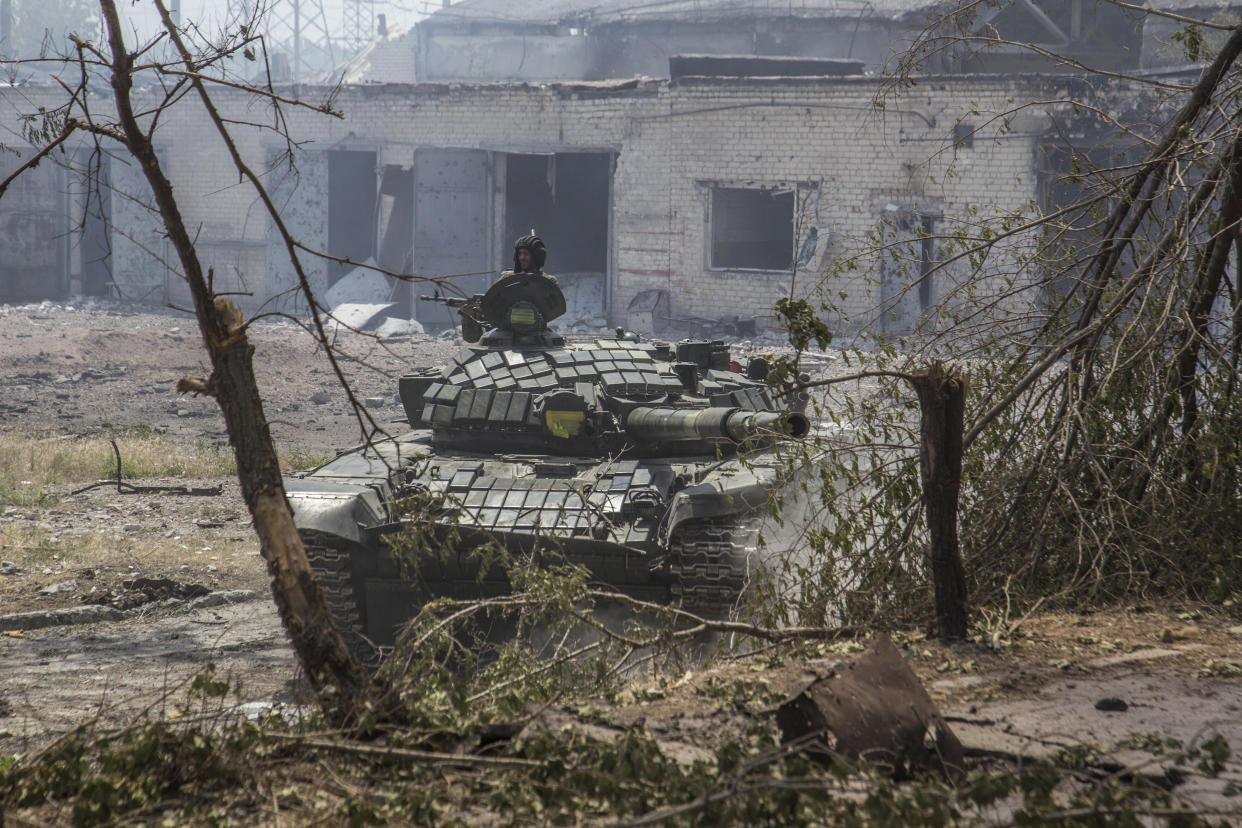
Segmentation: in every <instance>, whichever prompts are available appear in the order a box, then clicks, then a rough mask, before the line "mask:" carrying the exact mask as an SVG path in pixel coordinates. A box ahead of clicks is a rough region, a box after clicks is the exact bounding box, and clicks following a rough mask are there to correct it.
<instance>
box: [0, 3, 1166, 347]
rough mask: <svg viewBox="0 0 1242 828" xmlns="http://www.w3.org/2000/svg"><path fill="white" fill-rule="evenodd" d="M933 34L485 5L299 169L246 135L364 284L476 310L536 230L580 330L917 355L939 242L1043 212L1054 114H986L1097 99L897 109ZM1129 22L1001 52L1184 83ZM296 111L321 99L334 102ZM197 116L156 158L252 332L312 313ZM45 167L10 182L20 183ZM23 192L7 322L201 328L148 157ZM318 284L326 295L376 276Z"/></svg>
mask: <svg viewBox="0 0 1242 828" xmlns="http://www.w3.org/2000/svg"><path fill="white" fill-rule="evenodd" d="M933 9H934V7H931V6H928V5H927V4H914V3H910V2H903V0H895V1H894V0H889V1H888V2H883V3H879V4H876V3H871V2H868V3H859V4H855V5H853V6H847V4H844V3H841V2H834V3H827V2H814V1H813V0H806V2H802V3H796V4H788V3H779V4H777V3H770V4H765V3H759V4H755V3H749V2H748V3H745V4H743V3H739V2H728V1H727V0H726V2H720V3H697V2H696V3H690V2H669V3H661V4H645V5H642V6H640V7H634V6H626V5H625V4H622V3H617V2H612V3H605V2H594V3H591V2H581V0H579V2H573V3H571V2H567V0H546V2H532V3H527V4H520V8H517V7H516V6H513V4H508V3H500V2H499V0H466V1H465V2H461V3H456V4H452V5H450V6H449V7H447V8H445V9H443V10H441V11H439V12H437V13H435V14H433V15H431V16H430V17H429V18H427V20H425V21H424V22H423V23H421V24H420V25H419V26H417V27H416V28H415V29H414V30H413V31H412V32H409V33H405V34H394V35H390V36H388V37H386V38H382V39H381V41H382V42H381V41H377V43H376V44H373V45H372V48H370V49H368V50H367V51H366V52H364V53H363V55H362V56H360V58H359V60H358V61H356V62H355V64H354V65H353V66H352V67H350V73H349V74H347V78H349V79H350V80H352V81H354V82H350V83H347V84H345V85H344V86H342V87H341V88H340V90H339V92H338V93H337V94H336V96H335V97H334V99H333V104H334V106H335V107H336V108H337V109H339V110H340V111H341V112H342V113H343V116H344V117H343V118H341V119H336V118H330V117H327V116H324V115H322V114H318V113H314V112H311V111H308V110H306V109H302V108H295V107H287V108H286V109H285V111H284V116H285V118H286V121H287V123H288V126H289V129H290V131H291V134H292V135H293V137H294V138H295V139H296V141H297V144H296V150H295V152H294V156H293V157H292V159H290V158H289V157H288V156H287V154H286V150H287V145H286V144H285V142H284V141H283V140H282V139H281V137H280V136H279V135H278V134H276V133H274V132H272V131H270V130H264V129H259V128H254V127H245V126H238V127H237V128H236V129H235V132H234V136H235V138H236V139H237V141H238V144H239V146H240V147H241V149H242V151H243V153H244V154H245V156H246V158H247V160H248V162H249V163H251V164H252V165H254V166H255V167H256V168H258V169H262V170H265V174H264V181H265V182H266V185H267V187H268V188H269V189H270V190H271V192H272V194H273V196H274V198H275V200H276V202H277V204H278V205H279V207H280V209H281V211H282V215H283V217H284V220H285V222H286V224H287V225H288V226H289V228H290V229H291V230H292V231H293V233H294V234H295V235H296V236H297V238H298V239H299V240H300V241H301V242H302V243H303V244H305V245H306V246H307V247H309V248H312V249H316V250H321V251H324V252H326V253H328V254H330V255H331V256H335V257H339V258H342V259H348V260H350V262H353V263H357V262H373V263H375V264H377V265H379V266H380V267H382V268H385V269H387V270H391V271H394V272H399V273H405V274H412V275H415V276H424V277H434V278H438V279H442V280H444V281H445V282H446V283H448V284H451V285H453V286H455V289H456V290H457V291H458V292H461V293H464V294H470V293H473V292H477V291H481V290H482V289H483V288H484V287H485V286H486V285H487V284H488V283H489V282H490V280H491V278H492V274H494V273H495V272H496V271H498V270H501V269H504V268H505V267H507V266H508V265H509V262H510V261H511V255H512V253H511V244H512V240H513V239H514V238H515V237H517V236H519V235H523V234H525V233H527V232H529V231H530V230H532V229H533V230H535V231H536V232H537V233H538V234H539V235H541V236H542V237H543V238H544V239H545V240H547V243H548V246H549V249H550V257H549V263H548V269H549V271H550V272H552V273H555V274H556V275H557V276H558V277H559V278H560V279H561V282H562V285H563V286H564V287H565V290H566V293H567V297H568V301H569V306H570V310H569V313H568V314H567V316H566V319H567V320H569V321H571V322H572V321H574V320H579V319H581V320H591V321H593V322H594V323H597V324H601V323H603V322H605V321H607V322H608V323H612V324H627V323H628V322H630V321H631V317H634V318H637V319H644V318H645V319H647V320H648V323H649V325H650V326H653V327H659V326H660V324H661V323H664V322H670V321H671V322H676V321H678V320H687V319H717V320H719V319H726V320H727V319H734V318H736V319H738V320H740V321H743V322H754V323H756V324H758V325H759V326H760V327H762V326H763V325H765V324H768V323H770V321H771V317H770V314H771V307H772V304H773V302H774V301H775V299H777V298H779V297H782V296H791V295H792V296H812V297H814V298H818V299H820V300H822V301H830V302H831V304H832V306H833V311H832V313H831V316H832V317H833V323H834V324H835V325H837V326H838V327H839V328H840V329H844V330H857V329H860V328H862V327H865V326H871V327H873V328H876V327H878V328H880V329H883V330H888V331H894V332H896V331H903V330H907V329H908V328H909V327H910V326H911V325H912V324H914V322H916V321H917V320H918V319H919V318H920V316H921V315H922V314H923V313H924V312H925V311H926V310H927V309H929V308H931V307H932V306H933V305H935V304H936V303H938V302H939V301H941V299H943V298H944V297H945V296H946V295H947V292H948V289H949V288H950V287H951V286H952V279H954V278H955V277H954V272H953V270H952V269H951V268H950V269H944V270H936V265H937V263H938V262H939V261H940V258H941V255H940V252H939V251H938V249H937V242H936V241H935V240H934V239H931V238H928V236H929V235H936V234H938V233H949V232H952V231H953V230H954V229H956V228H957V227H959V226H961V221H962V220H963V219H964V218H965V217H967V216H969V215H970V213H971V211H972V210H976V209H980V208H985V209H987V210H989V211H1000V212H1006V211H1009V212H1018V211H1021V210H1024V209H1026V208H1027V207H1028V206H1029V205H1030V204H1032V203H1038V202H1039V201H1040V200H1041V199H1042V200H1046V195H1047V192H1048V189H1049V188H1048V187H1047V179H1048V177H1049V176H1050V175H1053V174H1055V171H1050V170H1048V169H1047V164H1046V163H1045V162H1046V159H1047V158H1048V157H1049V154H1048V152H1047V151H1046V148H1047V145H1048V143H1049V141H1050V140H1052V139H1053V138H1054V137H1055V133H1054V131H1053V130H1052V126H1053V124H1054V122H1055V119H1056V117H1057V106H1056V105H1055V104H1048V105H1046V106H1043V107H1040V108H1031V109H1026V110H1024V111H1023V113H1022V114H1020V115H1018V116H1017V117H1015V118H1012V119H996V118H992V117H990V116H988V115H987V113H989V112H1001V111H1005V110H1009V109H1012V108H1013V107H1014V105H1015V103H1014V102H1020V101H1033V100H1042V101H1054V100H1057V99H1059V98H1063V97H1064V93H1065V92H1066V86H1065V85H1066V84H1067V83H1071V82H1072V79H1071V78H1067V76H1065V75H1063V74H1057V73H1055V72H1052V71H1049V70H1050V69H1051V68H1053V67H1049V66H1046V65H1033V64H1032V63H1031V62H1030V61H1029V60H1028V58H1026V57H1025V55H1024V54H1019V53H1017V52H1015V53H1014V54H1013V55H1010V56H1008V57H1006V55H1004V54H999V53H988V54H982V53H980V54H974V53H971V52H969V51H967V50H963V51H961V52H960V53H956V54H954V55H952V56H951V59H950V58H949V57H946V58H945V59H944V60H945V61H946V65H943V66H938V67H932V68H933V69H935V70H936V73H932V74H927V75H925V76H923V77H921V78H920V79H919V82H918V84H917V86H916V87H914V88H913V89H911V90H907V91H905V92H903V93H902V94H901V95H900V96H898V97H896V98H888V99H886V100H885V105H884V106H882V107H877V106H876V97H877V94H878V93H880V92H881V89H882V83H883V81H882V79H881V78H880V77H879V76H877V75H875V74H874V72H875V71H876V70H878V69H879V68H880V67H881V66H882V65H883V61H884V59H885V58H886V57H887V55H888V53H889V52H890V51H891V50H892V49H893V48H895V47H899V46H901V45H903V44H904V43H908V42H909V41H910V40H911V39H912V38H913V37H914V36H915V34H917V32H918V31H919V30H920V29H921V27H922V25H923V21H925V20H926V19H927V15H928V13H929V11H932V10H933ZM1109 9H1114V10H1116V9H1117V7H1115V6H1111V5H1109V4H1096V3H1086V2H1080V1H1079V0H1074V2H1070V3H1064V4H1051V3H1047V2H1040V1H1039V0H1020V2H1016V3H1013V4H1008V5H1005V6H1003V7H1000V8H999V9H992V10H989V12H988V15H987V17H988V19H987V21H984V22H983V23H981V25H992V26H1003V27H1006V28H1007V29H1010V30H1012V31H1014V32H1018V33H1026V34H1028V35H1029V36H1028V37H1027V38H1026V39H1027V40H1029V41H1031V42H1042V41H1037V40H1036V38H1037V37H1038V38H1043V39H1045V40H1046V41H1047V42H1048V43H1049V44H1052V45H1057V44H1059V48H1060V49H1061V50H1062V51H1066V50H1067V49H1073V48H1079V49H1081V50H1083V51H1084V53H1085V52H1090V51H1092V50H1095V51H1096V52H1097V53H1098V52H1100V49H1102V48H1103V47H1102V46H1101V44H1102V43H1103V42H1104V41H1105V40H1107V41H1108V42H1109V43H1111V44H1113V46H1110V48H1113V49H1114V51H1115V53H1116V59H1115V62H1116V63H1117V64H1118V65H1122V64H1124V65H1125V66H1126V67H1128V68H1132V69H1135V70H1138V69H1140V68H1145V69H1149V70H1160V69H1162V68H1170V69H1174V68H1176V67H1175V66H1174V64H1176V63H1177V61H1178V59H1179V57H1178V56H1177V55H1176V54H1175V53H1173V52H1162V51H1161V49H1163V48H1164V47H1163V46H1162V45H1161V38H1165V37H1167V36H1168V34H1169V33H1168V31H1166V30H1160V31H1162V32H1163V34H1161V35H1160V37H1157V36H1156V34H1154V33H1153V32H1156V31H1157V30H1158V29H1159V26H1163V25H1164V24H1165V23H1167V21H1164V20H1159V21H1157V23H1158V24H1159V26H1157V25H1153V26H1152V27H1151V28H1149V25H1148V24H1149V22H1150V21H1148V20H1147V19H1146V18H1145V17H1144V16H1142V15H1139V14H1135V13H1130V12H1126V13H1125V14H1126V15H1128V16H1125V17H1124V19H1123V20H1121V24H1118V25H1121V28H1119V29H1116V31H1117V32H1121V34H1120V35H1117V36H1116V37H1113V36H1112V35H1109V34H1108V33H1109V32H1112V31H1114V28H1115V26H1114V24H1116V23H1117V21H1112V20H1110V19H1108V18H1107V15H1108V14H1112V13H1113V12H1111V11H1108V10H1109ZM1118 11H1120V10H1118ZM1122 24H1123V25H1122ZM1165 29H1167V26H1165ZM830 31H831V36H830V35H829V34H828V33H829V32H830ZM817 32H818V33H820V34H822V35H823V36H818V35H816V33H817ZM1122 35H1124V36H1122ZM1110 38H1111V39H1110ZM519 46H520V47H521V50H520V53H519V51H515V50H518V48H519ZM1050 48H1051V46H1050ZM519 54H520V55H521V57H519ZM1110 54H1111V53H1110ZM1180 59H1181V60H1184V58H1180ZM968 72H969V73H968ZM635 76H641V77H637V78H636V77H635ZM380 81H383V82H380ZM285 91H286V92H287V93H288V94H295V93H296V94H297V95H298V96H299V97H301V98H303V99H306V100H311V101H316V100H320V99H322V98H324V97H326V96H327V94H328V92H329V91H330V89H329V87H322V88H319V87H308V86H302V87H298V88H290V89H288V90H285ZM60 94H61V93H60V91H59V89H57V88H53V87H50V86H49V87H35V86H25V87H21V88H12V87H11V88H8V89H5V90H2V91H0V105H2V106H3V107H4V110H5V115H4V116H3V117H4V118H5V119H6V120H7V121H8V122H9V123H11V124H16V123H17V122H18V119H19V117H20V115H22V114H26V113H29V112H32V111H34V110H35V109H36V108H37V106H39V105H43V106H47V107H49V108H50V107H51V106H53V105H55V103H57V102H58V101H59V95H60ZM216 98H217V102H218V104H219V105H220V107H221V108H222V110H223V111H224V113H225V114H226V116H227V117H229V118H232V119H235V120H236V121H237V122H240V123H245V122H253V121H256V120H261V121H267V120H270V112H268V113H265V111H264V110H263V109H262V107H256V106H254V103H253V101H252V100H251V99H249V98H248V97H247V96H246V95H245V94H244V93H242V92H240V91H237V90H229V89H220V90H218V91H217V92H216ZM153 100H154V98H153ZM176 106H177V116H176V117H175V118H166V119H165V120H164V123H163V124H162V125H161V127H160V130H159V132H158V133H157V141H158V142H159V147H160V152H161V157H162V158H163V160H164V161H165V164H166V166H167V168H168V170H169V172H170V174H171V177H172V178H173V180H174V183H175V185H176V191H177V194H178V196H179V198H180V201H181V206H182V209H183V211H184V213H185V215H186V218H187V219H188V220H189V222H190V225H191V227H192V228H194V229H195V231H196V233H197V239H198V248H199V253H200V256H201V257H202V259H203V261H204V263H205V264H207V265H208V266H210V267H211V268H212V269H213V274H214V279H215V287H216V290H217V291H221V292H232V293H235V294H237V298H238V299H239V301H240V302H241V303H242V304H243V305H244V306H245V307H246V309H247V310H248V311H250V312H254V311H257V310H259V309H260V308H280V309H294V310H296V309H298V306H297V302H296V297H295V291H294V290H293V289H294V287H295V284H296V282H295V279H294V273H293V270H292V266H291V265H290V264H289V262H288V257H287V255H286V253H285V250H284V244H283V242H282V240H281V239H280V238H279V236H278V234H277V233H276V230H275V228H274V226H273V223H272V221H271V220H270V218H269V217H268V215H267V214H266V212H265V210H264V208H263V206H262V204H261V203H260V202H259V200H258V199H257V198H256V196H255V194H254V192H253V191H252V190H250V189H249V188H248V186H245V185H242V184H238V183H237V175H236V172H235V171H234V170H233V168H232V165H231V161H230V159H229V157H228V155H227V153H226V151H225V150H224V148H223V147H222V146H218V145H217V143H216V142H214V141H213V140H210V139H207V140H204V139H203V136H204V135H210V134H211V133H212V131H213V128H212V126H211V124H210V122H209V121H208V119H207V116H206V114H205V113H204V112H202V111H201V109H200V107H199V106H198V105H197V104H196V103H194V102H191V101H181V102H179V103H178V104H177V105H176ZM22 157H23V156H22V153H21V152H13V153H9V154H7V155H6V156H4V158H3V159H2V160H0V167H2V168H0V173H2V174H7V173H8V171H10V170H11V169H14V168H16V166H17V165H18V164H19V163H21V159H22ZM290 160H292V164H290ZM87 166H89V168H90V170H91V172H92V175H93V176H94V178H95V179H96V180H99V181H101V182H103V184H104V186H102V187H98V188H95V187H87V186H85V185H84V183H83V181H82V178H81V175H80V174H79V173H77V172H75V171H74V170H75V169H76V170H79V171H80V170H81V169H83V168H86V167H87ZM21 181H22V182H23V183H22V184H21V188H20V189H16V188H15V189H13V190H10V192H9V193H6V195H5V197H4V198H3V199H2V200H0V245H3V246H4V248H5V255H4V257H3V262H4V264H3V270H0V301H27V300H31V299H41V298H51V299H57V298H64V297H66V296H70V295H75V294H82V293H85V294H88V295H90V294H94V295H110V296H114V297H119V298H123V299H127V300H133V301H155V302H184V301H185V298H186V297H185V295H184V288H183V286H182V285H181V283H180V280H179V279H178V278H177V277H176V274H175V265H172V264H170V263H171V262H172V261H173V259H172V257H171V255H170V254H171V251H170V250H168V249H167V243H166V241H165V239H164V236H163V233H162V230H161V229H160V227H159V224H158V222H157V221H156V220H155V218H154V216H153V215H152V213H151V211H150V209H149V202H150V196H149V194H148V193H147V191H146V188H145V185H144V183H143V180H142V176H141V174H140V171H139V170H137V169H136V167H135V165H134V164H133V162H132V161H131V160H130V159H127V158H125V157H123V156H121V155H104V156H96V155H93V154H92V153H91V152H90V148H89V147H88V146H86V145H82V146H79V147H77V148H71V149H69V150H68V154H67V155H66V156H65V158H64V163H62V164H60V165H55V164H44V165H41V166H40V167H39V168H37V169H35V170H34V171H33V175H32V176H28V177H27V178H24V179H21ZM877 238H878V239H880V240H881V241H883V242H884V243H885V244H886V245H888V247H889V250H890V251H896V252H897V253H898V254H899V255H898V256H897V259H899V260H900V262H901V265H900V266H894V265H893V264H892V261H893V259H892V258H891V257H890V259H889V260H888V261H884V260H881V259H876V260H874V261H868V262H863V263H862V266H861V267H859V268H853V269H844V268H840V267H839V266H838V265H839V264H840V263H841V262H842V261H844V260H845V259H847V258H848V257H849V256H850V255H851V254H852V253H854V252H856V251H857V250H859V249H861V248H862V247H864V246H865V245H866V244H868V243H869V242H871V241H874V240H875V239H877ZM303 264H304V266H305V268H306V270H307V273H308V275H309V276H310V278H311V282H312V285H313V286H314V287H316V288H317V289H318V290H320V291H326V290H327V289H329V288H330V287H331V286H333V285H334V284H336V283H338V282H339V280H340V279H342V278H343V277H345V276H346V275H347V274H348V273H349V272H350V271H351V269H352V265H349V264H346V265H342V264H339V263H337V262H334V261H327V260H324V259H319V258H316V257H311V256H305V257H303ZM933 270H936V272H935V273H934V275H931V276H930V277H929V278H920V277H923V276H927V275H928V274H931V273H932V271H933ZM912 285H913V286H914V287H915V288H916V289H912ZM435 288H436V286H435V285H429V284H427V283H423V282H419V281H417V280H415V281H414V282H412V283H402V282H391V283H389V284H388V285H386V286H385V288H384V290H385V291H386V292H387V295H386V296H380V297H376V298H377V299H383V300H384V301H389V302H393V303H395V305H396V310H397V311H398V312H400V313H403V314H406V315H411V316H413V317H415V318H418V319H419V320H420V321H423V322H424V323H425V324H427V325H429V326H432V327H439V326H442V325H445V324H448V323H449V322H451V317H450V316H449V314H448V313H447V312H446V310H445V308H444V307H443V306H440V305H436V304H433V303H429V302H423V301H421V300H420V299H419V298H418V297H419V296H420V295H421V294H423V293H428V292H430V291H431V290H433V289H435ZM442 289H443V288H442ZM644 314H645V316H644Z"/></svg>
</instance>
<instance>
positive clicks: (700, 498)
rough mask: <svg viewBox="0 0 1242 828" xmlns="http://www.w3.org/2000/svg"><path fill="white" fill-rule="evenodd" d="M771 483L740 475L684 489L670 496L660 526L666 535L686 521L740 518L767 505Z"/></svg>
mask: <svg viewBox="0 0 1242 828" xmlns="http://www.w3.org/2000/svg"><path fill="white" fill-rule="evenodd" d="M770 490H771V484H770V483H768V484H766V485H765V484H764V483H762V482H760V480H759V478H757V477H756V476H755V475H754V474H752V473H750V472H741V473H739V474H733V475H730V476H728V477H726V478H723V479H720V480H711V481H706V482H703V483H695V484H693V485H690V486H686V487H685V488H684V489H681V490H680V491H678V492H677V493H676V494H674V495H673V497H672V499H671V500H670V502H669V508H668V513H667V515H668V517H667V520H666V522H665V524H664V532H665V533H666V536H671V535H672V533H673V532H674V530H676V529H677V527H678V526H680V525H681V524H682V523H684V522H686V521H687V520H696V519H700V518H715V517H726V516H729V515H743V514H746V513H747V512H752V511H754V510H756V509H762V508H763V507H764V506H766V505H767V502H768V494H769V492H770Z"/></svg>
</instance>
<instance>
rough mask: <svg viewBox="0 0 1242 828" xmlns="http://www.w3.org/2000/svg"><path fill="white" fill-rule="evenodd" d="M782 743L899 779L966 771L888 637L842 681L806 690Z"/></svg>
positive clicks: (780, 721)
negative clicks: (873, 766)
mask: <svg viewBox="0 0 1242 828" xmlns="http://www.w3.org/2000/svg"><path fill="white" fill-rule="evenodd" d="M776 722H777V725H778V726H779V727H780V730H781V741H782V742H783V743H784V744H786V745H790V744H794V743H799V742H805V743H806V744H807V745H808V752H810V753H815V752H816V751H818V752H820V753H821V754H823V753H826V754H828V755H839V756H842V757H845V758H846V759H849V760H851V761H854V760H858V759H864V760H866V761H869V762H872V763H874V764H877V765H882V766H885V767H888V768H891V770H892V773H893V775H894V776H895V777H898V778H904V777H907V776H909V775H911V774H913V773H919V772H927V771H932V772H937V773H943V774H945V775H946V776H948V777H956V776H958V775H960V774H961V772H962V770H963V769H964V768H965V759H964V757H963V753H962V745H961V743H960V742H959V741H958V739H957V737H956V736H955V735H954V734H953V731H952V730H951V729H950V728H949V725H948V723H947V722H946V721H945V720H944V717H943V716H941V715H940V711H939V710H938V709H937V708H936V705H935V704H934V703H933V702H932V700H931V698H930V697H929V696H928V695H927V691H926V690H924V689H923V685H922V683H921V682H920V681H919V679H918V677H917V676H916V675H915V674H914V671H912V670H911V669H910V667H909V666H908V665H907V664H906V663H905V661H904V660H903V659H902V657H901V653H900V652H898V650H897V648H896V647H895V646H893V642H892V641H891V640H889V638H888V636H885V635H881V636H878V637H877V638H876V639H875V641H874V642H872V644H871V647H870V648H869V649H868V650H867V652H866V653H864V654H863V655H862V656H860V657H859V658H858V660H856V661H855V662H854V663H853V664H852V665H850V666H849V667H847V668H845V670H844V671H842V672H841V673H839V674H834V675H831V676H827V677H822V678H821V677H817V678H815V679H813V680H812V681H810V682H809V683H807V684H805V685H804V686H802V687H801V688H799V689H796V690H795V691H794V693H793V694H792V695H791V696H790V697H789V698H788V699H787V700H786V701H785V702H784V703H783V704H781V706H780V707H779V708H778V709H777V711H776Z"/></svg>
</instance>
